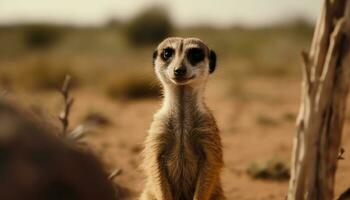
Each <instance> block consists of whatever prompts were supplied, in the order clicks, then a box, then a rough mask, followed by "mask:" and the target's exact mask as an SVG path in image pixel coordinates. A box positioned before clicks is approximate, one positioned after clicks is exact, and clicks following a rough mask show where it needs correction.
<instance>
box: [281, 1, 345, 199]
mask: <svg viewBox="0 0 350 200" xmlns="http://www.w3.org/2000/svg"><path fill="white" fill-rule="evenodd" d="M349 13H350V1H347V0H333V1H332V0H325V2H324V5H323V8H322V13H321V15H320V17H319V19H318V22H317V25H316V28H315V32H314V36H313V40H312V45H311V49H310V52H309V53H306V52H303V53H302V57H303V61H304V68H303V81H302V98H301V105H300V110H299V116H298V119H297V133H296V135H295V138H294V141H293V142H294V144H293V152H292V161H291V179H290V184H289V192H288V200H302V199H310V200H330V199H333V196H334V189H333V188H334V179H335V172H336V169H337V155H338V151H339V149H340V141H341V135H342V129H343V124H344V115H345V110H346V98H347V94H348V87H349V67H350V56H349V38H350V37H349V35H350V30H349V27H350V26H349V23H350V15H349Z"/></svg>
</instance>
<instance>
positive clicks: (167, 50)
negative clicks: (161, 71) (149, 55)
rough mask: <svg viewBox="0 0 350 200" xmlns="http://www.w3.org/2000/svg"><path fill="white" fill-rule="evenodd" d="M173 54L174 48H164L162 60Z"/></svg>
mask: <svg viewBox="0 0 350 200" xmlns="http://www.w3.org/2000/svg"><path fill="white" fill-rule="evenodd" d="M173 54H174V49H172V48H166V49H164V50H163V52H162V58H163V60H165V61H167V60H169V59H170V58H171V57H172V56H173Z"/></svg>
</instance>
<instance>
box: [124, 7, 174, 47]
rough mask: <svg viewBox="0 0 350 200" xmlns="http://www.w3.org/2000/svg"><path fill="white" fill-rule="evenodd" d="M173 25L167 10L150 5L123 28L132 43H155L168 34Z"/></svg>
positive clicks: (171, 30) (170, 32)
mask: <svg viewBox="0 0 350 200" xmlns="http://www.w3.org/2000/svg"><path fill="white" fill-rule="evenodd" d="M172 32H173V25H172V23H171V21H170V18H169V16H168V14H167V12H166V11H165V10H164V9H162V8H158V7H151V8H149V9H147V10H145V11H143V12H142V13H140V14H139V15H138V16H136V17H135V18H134V19H132V20H131V21H130V22H129V23H128V24H127V25H126V28H125V33H126V37H127V38H128V40H129V41H130V43H131V44H133V45H149V44H155V43H157V42H159V41H161V40H162V39H164V38H166V37H168V36H170V35H171V34H172Z"/></svg>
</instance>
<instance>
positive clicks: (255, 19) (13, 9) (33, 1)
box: [0, 0, 323, 26]
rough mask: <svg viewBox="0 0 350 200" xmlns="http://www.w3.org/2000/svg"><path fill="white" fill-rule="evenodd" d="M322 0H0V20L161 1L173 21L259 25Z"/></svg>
mask: <svg viewBox="0 0 350 200" xmlns="http://www.w3.org/2000/svg"><path fill="white" fill-rule="evenodd" d="M322 2H323V0H0V24H10V23H13V22H56V23H70V24H77V25H98V24H103V23H105V22H106V21H107V20H108V19H109V18H110V17H113V16H115V17H117V18H121V19H129V18H131V17H133V16H134V15H135V14H137V13H138V12H139V11H141V10H143V9H145V8H147V7H150V6H153V5H162V6H163V7H165V8H167V10H168V11H169V12H170V16H171V19H172V20H173V21H174V22H175V24H177V25H195V24H214V25H219V26H225V25H234V24H243V25H250V26H260V25H266V24H272V23H276V22H281V21H283V20H286V19H290V18H295V17H298V16H299V17H304V18H306V19H308V20H310V21H314V20H315V19H316V18H317V16H318V14H319V13H320V9H321V3H322Z"/></svg>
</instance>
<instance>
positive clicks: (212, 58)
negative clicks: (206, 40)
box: [209, 50, 216, 73]
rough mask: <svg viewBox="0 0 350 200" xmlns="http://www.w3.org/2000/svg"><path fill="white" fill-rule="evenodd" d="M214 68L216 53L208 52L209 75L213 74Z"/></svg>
mask: <svg viewBox="0 0 350 200" xmlns="http://www.w3.org/2000/svg"><path fill="white" fill-rule="evenodd" d="M215 67H216V53H215V52H214V51H213V50H210V51H209V73H213V72H214V71H215Z"/></svg>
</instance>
